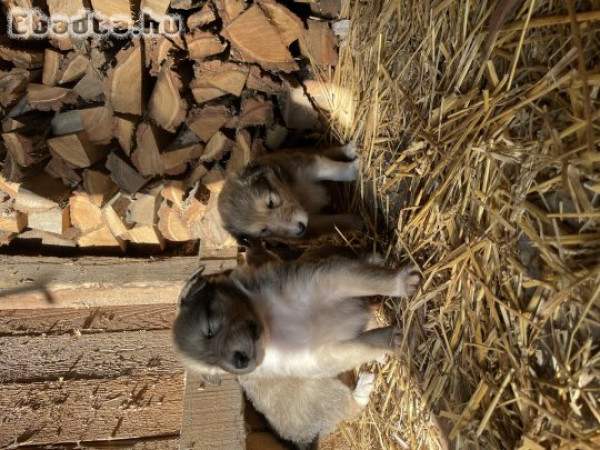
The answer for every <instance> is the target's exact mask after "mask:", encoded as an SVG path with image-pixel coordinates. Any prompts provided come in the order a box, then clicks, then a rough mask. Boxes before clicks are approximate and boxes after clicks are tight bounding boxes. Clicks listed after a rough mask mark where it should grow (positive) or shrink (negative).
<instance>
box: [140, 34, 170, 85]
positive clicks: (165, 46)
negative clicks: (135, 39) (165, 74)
mask: <svg viewBox="0 0 600 450" xmlns="http://www.w3.org/2000/svg"><path fill="white" fill-rule="evenodd" d="M144 45H145V47H144V50H145V52H144V54H145V58H146V67H148V68H149V69H150V75H152V76H157V75H158V74H159V73H160V71H161V66H162V63H163V62H164V61H166V59H167V57H168V56H169V52H170V51H171V50H172V49H173V48H174V47H175V46H174V45H173V43H172V42H171V41H170V40H169V39H167V38H166V37H164V36H159V37H157V38H153V39H147V40H145V41H144Z"/></svg>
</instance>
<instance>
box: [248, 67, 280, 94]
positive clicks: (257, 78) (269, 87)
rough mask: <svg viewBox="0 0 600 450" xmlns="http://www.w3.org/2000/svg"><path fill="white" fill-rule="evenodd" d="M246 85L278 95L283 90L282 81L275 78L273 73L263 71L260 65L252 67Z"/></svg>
mask: <svg viewBox="0 0 600 450" xmlns="http://www.w3.org/2000/svg"><path fill="white" fill-rule="evenodd" d="M246 87H247V88H248V89H254V90H256V91H261V92H265V93H267V94H271V95H277V94H279V93H281V90H282V87H281V82H279V81H278V80H275V79H274V78H273V76H272V75H271V74H268V73H263V71H262V70H261V69H260V67H258V66H251V67H250V73H249V74H248V79H247V80H246Z"/></svg>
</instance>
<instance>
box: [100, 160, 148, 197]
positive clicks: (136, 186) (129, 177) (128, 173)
mask: <svg viewBox="0 0 600 450" xmlns="http://www.w3.org/2000/svg"><path fill="white" fill-rule="evenodd" d="M106 168H107V169H108V170H109V171H110V178H111V179H112V180H113V181H114V182H115V183H117V185H118V186H119V187H120V188H121V189H122V190H123V191H124V192H127V193H128V194H134V193H136V192H137V191H139V190H140V189H141V188H142V187H143V186H144V185H145V184H146V183H147V182H148V180H149V178H144V177H143V176H141V175H140V174H139V173H138V172H137V171H135V170H134V169H133V168H132V167H131V166H130V165H129V164H127V163H126V162H125V161H123V160H122V159H121V158H119V157H118V156H117V155H116V154H115V153H114V152H113V153H111V154H109V155H108V158H107V160H106Z"/></svg>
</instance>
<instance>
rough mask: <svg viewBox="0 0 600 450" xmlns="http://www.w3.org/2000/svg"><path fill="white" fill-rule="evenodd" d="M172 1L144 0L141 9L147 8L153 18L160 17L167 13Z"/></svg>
mask: <svg viewBox="0 0 600 450" xmlns="http://www.w3.org/2000/svg"><path fill="white" fill-rule="evenodd" d="M170 3H171V2H170V0H142V2H141V3H140V10H142V9H146V10H148V11H149V12H150V14H151V15H152V16H153V18H156V19H159V18H160V17H161V16H164V15H165V14H166V13H167V9H169V4H170Z"/></svg>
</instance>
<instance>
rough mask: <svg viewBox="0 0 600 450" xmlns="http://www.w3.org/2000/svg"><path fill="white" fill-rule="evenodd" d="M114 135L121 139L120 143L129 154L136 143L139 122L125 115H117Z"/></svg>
mask: <svg viewBox="0 0 600 450" xmlns="http://www.w3.org/2000/svg"><path fill="white" fill-rule="evenodd" d="M114 123H115V126H114V132H113V136H114V137H116V138H117V140H118V141H119V145H120V146H121V148H122V149H123V151H124V152H125V154H126V155H127V156H129V155H130V154H131V150H133V147H134V145H135V130H136V127H137V123H136V122H135V121H133V120H130V119H127V118H124V117H115V122H114Z"/></svg>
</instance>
